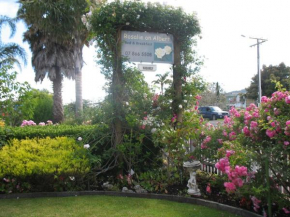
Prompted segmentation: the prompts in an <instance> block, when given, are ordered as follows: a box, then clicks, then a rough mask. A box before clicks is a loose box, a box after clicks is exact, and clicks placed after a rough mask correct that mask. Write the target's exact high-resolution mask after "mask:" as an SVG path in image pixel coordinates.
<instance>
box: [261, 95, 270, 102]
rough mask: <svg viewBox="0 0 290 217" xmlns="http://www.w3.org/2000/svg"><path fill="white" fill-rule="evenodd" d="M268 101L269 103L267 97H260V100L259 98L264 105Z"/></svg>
mask: <svg viewBox="0 0 290 217" xmlns="http://www.w3.org/2000/svg"><path fill="white" fill-rule="evenodd" d="M268 101H269V99H268V97H266V96H262V98H261V102H263V103H266V102H268Z"/></svg>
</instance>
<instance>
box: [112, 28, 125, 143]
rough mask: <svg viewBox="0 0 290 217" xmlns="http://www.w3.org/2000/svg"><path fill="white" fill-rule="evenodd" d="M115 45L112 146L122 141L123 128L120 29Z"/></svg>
mask: <svg viewBox="0 0 290 217" xmlns="http://www.w3.org/2000/svg"><path fill="white" fill-rule="evenodd" d="M117 42H118V43H117V47H116V50H115V64H114V69H113V81H112V90H113V101H114V102H113V103H114V116H115V117H114V122H113V133H114V134H113V135H114V146H115V147H116V146H117V145H119V144H121V143H122V140H123V130H122V126H123V124H122V122H123V121H122V119H123V118H124V117H123V116H124V115H123V87H124V78H123V72H122V59H121V30H119V32H118V35H117Z"/></svg>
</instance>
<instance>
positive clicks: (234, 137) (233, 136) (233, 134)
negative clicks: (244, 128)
mask: <svg viewBox="0 0 290 217" xmlns="http://www.w3.org/2000/svg"><path fill="white" fill-rule="evenodd" d="M236 135H237V134H236V133H235V132H230V133H229V139H230V140H235V139H236Z"/></svg>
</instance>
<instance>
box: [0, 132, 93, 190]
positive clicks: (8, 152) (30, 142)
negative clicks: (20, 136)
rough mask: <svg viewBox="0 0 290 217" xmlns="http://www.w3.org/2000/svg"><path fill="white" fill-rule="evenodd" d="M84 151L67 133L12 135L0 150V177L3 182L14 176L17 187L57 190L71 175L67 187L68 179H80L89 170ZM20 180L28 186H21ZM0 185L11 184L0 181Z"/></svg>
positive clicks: (20, 188) (75, 180)
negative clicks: (65, 134) (24, 137)
mask: <svg viewBox="0 0 290 217" xmlns="http://www.w3.org/2000/svg"><path fill="white" fill-rule="evenodd" d="M87 153H88V150H87V149H85V148H83V146H81V145H78V144H77V143H76V141H75V140H74V139H72V138H67V137H57V138H55V139H51V138H49V137H46V138H44V139H25V140H17V139H13V140H11V142H10V143H9V144H8V145H6V146H4V147H2V149H1V150H0V159H1V160H0V161H1V163H0V177H1V179H3V178H4V179H5V180H4V181H5V182H7V183H10V180H11V182H12V179H14V180H15V181H14V182H16V183H18V190H19V191H23V190H30V191H35V190H36V189H37V190H42V191H45V190H53V189H54V190H61V189H62V188H63V187H64V186H62V187H61V185H65V181H64V180H65V179H66V180H67V181H68V179H71V181H70V182H69V183H70V184H69V185H67V186H66V187H67V189H69V188H70V187H72V183H71V182H72V181H74V182H77V181H80V180H82V179H83V177H84V176H85V175H86V173H88V171H89V170H90V164H89V159H88V157H87ZM8 180H9V181H8ZM21 182H26V186H27V187H28V189H25V186H23V187H24V188H22V186H21V184H22V183H21ZM27 183H29V185H30V186H29V185H27ZM46 185H47V186H46ZM1 187H2V188H3V187H4V188H5V187H6V189H7V187H11V186H9V185H8V186H7V185H6V183H2V184H1ZM12 187H13V186H12ZM34 187H35V189H34ZM16 188H17V186H16ZM42 188H43V189H42ZM56 188H58V189H56ZM8 189H9V188H8ZM9 190H10V191H13V190H15V189H13V188H12V189H9Z"/></svg>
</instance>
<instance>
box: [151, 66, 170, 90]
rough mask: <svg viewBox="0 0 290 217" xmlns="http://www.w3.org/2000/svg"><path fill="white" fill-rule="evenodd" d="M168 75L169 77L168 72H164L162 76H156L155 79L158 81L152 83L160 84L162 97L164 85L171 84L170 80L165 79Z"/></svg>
mask: <svg viewBox="0 0 290 217" xmlns="http://www.w3.org/2000/svg"><path fill="white" fill-rule="evenodd" d="M168 75H169V72H166V73H165V74H164V75H161V74H157V75H156V77H158V79H157V80H155V81H153V83H154V84H160V90H161V95H163V88H164V84H171V83H172V80H170V79H168V78H167V77H168Z"/></svg>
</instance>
